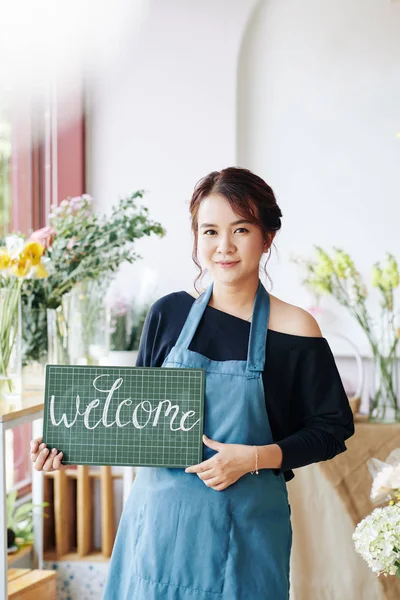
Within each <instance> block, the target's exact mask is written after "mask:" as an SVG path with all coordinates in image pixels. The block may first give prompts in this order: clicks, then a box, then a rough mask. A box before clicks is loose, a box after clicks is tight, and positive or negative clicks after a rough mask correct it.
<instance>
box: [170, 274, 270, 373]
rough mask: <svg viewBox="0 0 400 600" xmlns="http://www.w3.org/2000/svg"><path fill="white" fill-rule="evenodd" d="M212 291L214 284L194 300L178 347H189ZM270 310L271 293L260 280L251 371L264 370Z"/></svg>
mask: <svg viewBox="0 0 400 600" xmlns="http://www.w3.org/2000/svg"><path fill="white" fill-rule="evenodd" d="M212 291H213V284H211V285H210V286H209V287H208V288H207V290H206V291H205V292H203V293H202V294H201V295H200V296H199V297H198V298H197V299H196V300H195V301H194V302H193V304H192V306H191V309H190V311H189V314H188V316H187V319H186V322H185V324H184V326H183V328H182V331H181V333H180V335H179V338H178V340H177V342H176V346H177V347H178V348H181V349H183V350H188V349H189V346H190V344H191V342H192V339H193V337H194V334H195V333H196V330H197V327H198V325H199V323H200V321H201V318H202V316H203V314H204V311H205V309H206V307H207V304H208V303H209V301H210V298H211V295H212ZM269 312H270V299H269V294H268V292H267V290H266V289H265V288H264V286H263V285H262V283H261V281H259V282H258V288H257V293H256V298H255V302H254V307H253V316H252V320H251V327H250V337H249V345H248V351H247V370H248V371H251V372H262V371H263V370H264V365H265V348H266V342H267V333H268V320H269Z"/></svg>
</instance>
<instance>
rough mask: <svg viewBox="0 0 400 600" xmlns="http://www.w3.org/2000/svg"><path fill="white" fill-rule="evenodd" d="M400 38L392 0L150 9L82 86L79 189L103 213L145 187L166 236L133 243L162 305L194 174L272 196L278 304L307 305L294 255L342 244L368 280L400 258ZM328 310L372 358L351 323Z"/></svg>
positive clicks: (186, 239)
mask: <svg viewBox="0 0 400 600" xmlns="http://www.w3.org/2000/svg"><path fill="white" fill-rule="evenodd" d="M254 9H255V10H254ZM249 19H250V22H249ZM247 25H248V26H247ZM399 30H400V3H390V2H389V1H387V0H336V1H335V2H332V1H331V0H302V1H300V0H285V1H282V0H269V1H261V2H258V3H257V2H255V1H247V2H244V1H243V0H234V1H232V0H220V1H219V2H215V1H213V0H206V1H204V0H192V1H191V2H187V1H185V0H168V2H163V1H161V0H158V1H153V2H151V3H150V9H149V11H148V17H147V20H146V21H145V23H144V25H143V27H142V33H141V36H140V38H139V39H138V40H134V39H133V40H132V43H131V45H130V46H129V47H122V48H121V49H120V59H119V62H118V64H115V66H114V69H113V71H112V72H110V71H108V70H107V71H105V72H104V73H103V76H102V77H101V78H100V77H99V78H97V79H96V80H95V81H93V82H92V84H93V85H92V88H91V93H90V98H89V106H90V113H91V118H90V121H89V125H88V131H87V140H88V148H89V152H88V159H89V161H88V162H89V166H88V175H89V178H88V179H89V185H88V191H89V192H90V193H92V194H93V195H94V197H95V199H96V203H97V206H98V207H99V208H100V209H101V210H106V209H107V208H108V207H109V206H110V204H112V202H114V201H115V199H116V198H117V197H118V196H119V195H120V194H127V193H129V192H131V191H132V190H135V189H137V188H142V187H144V188H146V189H148V190H149V194H148V196H147V201H148V205H149V207H150V209H151V214H152V215H153V216H154V218H157V219H159V220H160V221H161V222H162V223H163V224H164V226H165V227H166V228H167V230H168V235H167V237H166V238H165V239H164V240H161V241H159V240H154V239H151V240H145V241H143V242H142V243H140V244H138V249H139V250H140V251H141V253H142V255H143V257H144V261H143V263H142V264H145V265H146V266H147V267H150V268H151V269H153V270H156V271H157V272H158V277H159V284H158V290H157V293H158V295H161V294H164V293H168V292H170V291H173V290H177V289H188V288H189V287H190V286H191V282H192V279H193V277H194V276H195V273H196V271H195V269H194V267H193V266H192V263H191V235H190V231H189V219H188V206H187V201H188V200H189V198H190V195H191V191H192V189H193V186H194V184H195V183H196V181H197V180H198V179H199V178H200V177H202V176H203V175H205V174H206V173H208V172H209V171H211V170H214V169H220V168H222V167H224V166H227V165H231V164H239V165H241V166H246V167H249V168H251V169H253V170H254V171H255V172H257V173H258V174H260V175H261V176H263V177H264V178H265V179H266V180H267V181H268V182H269V183H270V184H271V185H272V187H273V188H274V190H275V192H276V194H277V196H278V201H279V203H280V205H281V208H282V211H283V214H284V218H283V229H282V231H281V233H280V234H279V235H278V236H277V238H276V247H277V249H278V252H279V255H278V256H277V255H274V256H273V259H272V260H271V261H270V263H269V265H270V273H271V275H272V278H273V281H274V289H273V293H275V294H276V295H278V296H279V297H281V298H283V299H284V300H287V301H289V302H293V303H295V304H298V305H301V306H307V305H309V304H310V300H311V298H310V296H309V295H308V294H307V292H306V291H305V290H304V288H302V287H301V284H300V277H299V271H298V268H297V267H296V266H294V265H293V264H290V263H289V256H290V254H291V253H299V254H306V253H308V252H310V250H311V248H312V245H313V244H320V245H323V246H324V247H326V248H329V247H330V246H331V245H332V244H336V245H338V246H342V247H344V248H345V249H347V250H348V251H349V252H350V254H351V255H352V256H353V258H354V259H355V261H356V264H357V265H358V266H359V268H360V271H361V272H362V274H363V275H365V276H366V277H368V273H369V269H370V266H371V265H372V263H373V262H375V261H376V260H379V259H381V258H383V255H384V252H385V251H387V250H388V251H392V252H397V253H398V252H399V249H400V244H399V242H398V234H397V231H398V228H399V223H400V218H399V217H400V209H399V198H398V189H399V179H398V175H397V174H398V164H399V161H400V140H397V139H396V138H395V134H396V132H397V131H398V130H400V78H399V68H398V56H399V50H400V36H399V35H398V31H399ZM243 36H244V40H243ZM242 42H243V43H242ZM130 273H131V272H130V271H129V274H128V276H125V277H124V283H125V282H126V281H129V280H130V281H131V283H130V284H129V285H131V286H132V287H135V286H136V285H137V276H136V275H134V274H132V275H131V274H130ZM373 294H374V297H375V298H377V296H375V292H373ZM326 306H328V307H329V308H330V309H331V310H332V311H333V313H334V314H337V315H338V316H339V320H338V321H337V322H336V323H334V324H333V327H335V328H337V329H339V330H341V331H342V332H345V333H349V334H350V335H351V336H352V338H353V339H354V340H355V341H356V343H357V345H358V346H359V347H360V349H361V350H362V351H363V353H367V352H368V347H367V345H366V342H365V339H364V336H363V334H362V332H361V331H360V330H359V329H358V326H357V325H356V324H355V323H353V321H352V320H351V319H350V317H349V316H348V315H347V313H346V312H345V311H344V310H341V309H340V308H338V307H337V305H336V303H334V302H333V301H330V300H329V299H328V301H327V302H326ZM374 309H377V307H376V302H375V303H374ZM332 346H333V347H334V349H336V350H337V351H338V352H342V353H344V354H345V353H347V352H348V348H347V347H346V346H344V347H343V346H342V347H339V346H338V345H337V344H336V341H335V340H333V339H332Z"/></svg>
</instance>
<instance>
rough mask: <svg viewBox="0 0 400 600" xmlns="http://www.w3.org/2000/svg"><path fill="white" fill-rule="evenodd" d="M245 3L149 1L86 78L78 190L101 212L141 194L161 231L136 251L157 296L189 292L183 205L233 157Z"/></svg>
mask: <svg viewBox="0 0 400 600" xmlns="http://www.w3.org/2000/svg"><path fill="white" fill-rule="evenodd" d="M255 4H256V2H255V0H251V1H246V2H242V0H233V1H232V0H230V1H229V2H227V1H220V2H214V1H213V0H191V1H190V2H187V1H186V0H168V2H165V1H161V0H157V1H153V2H151V3H150V7H149V9H148V16H147V19H146V21H145V23H144V25H143V27H142V32H141V36H140V38H139V39H138V40H132V44H131V47H126V48H121V52H120V58H119V63H118V64H115V67H114V70H113V72H109V71H107V72H105V73H104V75H103V77H102V78H97V79H96V80H95V81H93V82H92V88H91V92H90V97H89V106H90V120H89V124H88V130H87V141H88V145H89V151H88V163H89V164H88V175H89V177H88V179H89V181H88V191H89V192H90V193H92V194H93V196H94V198H95V201H96V205H97V207H98V208H99V209H101V210H106V209H108V208H109V206H110V205H111V204H112V203H113V202H114V201H115V200H116V199H117V197H119V195H123V194H128V193H129V192H131V191H133V190H136V189H138V188H145V189H147V190H149V194H148V196H147V201H148V206H149V208H150V210H151V215H152V216H153V217H154V218H156V219H158V220H160V221H161V222H162V224H163V225H164V226H165V228H166V229H167V231H168V236H167V237H166V238H165V239H163V240H158V239H156V238H153V239H148V240H143V242H142V243H139V244H138V249H139V251H140V252H141V253H142V255H143V257H144V261H143V263H144V264H146V266H147V267H149V268H151V269H152V270H156V271H157V272H158V276H159V285H158V294H159V295H163V294H166V293H169V292H171V291H175V290H179V289H189V288H191V286H192V281H193V279H194V277H195V276H196V270H195V268H194V267H193V266H192V261H191V249H192V242H191V234H190V224H189V211H188V201H189V199H190V196H191V193H192V190H193V187H194V185H195V183H196V182H197V181H198V180H199V179H200V178H201V177H203V176H204V175H206V174H207V173H209V172H210V171H212V170H215V169H221V168H223V167H225V166H229V165H231V164H233V163H234V162H235V155H236V87H237V81H236V77H237V61H238V53H239V48H240V41H241V38H242V35H243V32H244V30H245V27H246V23H247V20H248V17H249V14H250V13H251V11H252V9H253V7H254V6H255ZM128 272H129V273H130V272H131V271H130V270H128ZM129 278H130V279H131V280H132V281H131V285H132V286H135V285H136V280H135V279H136V277H135V275H128V279H129ZM125 281H126V279H125Z"/></svg>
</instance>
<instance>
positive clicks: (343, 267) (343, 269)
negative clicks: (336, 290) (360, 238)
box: [333, 250, 354, 279]
mask: <svg viewBox="0 0 400 600" xmlns="http://www.w3.org/2000/svg"><path fill="white" fill-rule="evenodd" d="M333 267H334V269H335V272H336V274H337V276H338V277H339V278H340V279H345V278H346V276H347V275H349V274H350V273H351V272H352V271H353V270H354V264H353V261H352V260H351V258H350V255H349V254H347V253H346V252H343V250H336V253H335V257H334V259H333Z"/></svg>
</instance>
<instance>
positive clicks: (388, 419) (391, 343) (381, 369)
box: [369, 315, 400, 423]
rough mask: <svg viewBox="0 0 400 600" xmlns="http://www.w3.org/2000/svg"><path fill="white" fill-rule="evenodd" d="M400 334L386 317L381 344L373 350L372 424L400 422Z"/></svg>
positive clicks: (383, 317) (370, 416)
mask: <svg viewBox="0 0 400 600" xmlns="http://www.w3.org/2000/svg"><path fill="white" fill-rule="evenodd" d="M398 334H399V331H398V329H396V327H394V326H393V323H392V321H391V320H390V319H389V317H388V316H387V315H383V316H382V325H381V335H380V338H379V343H378V344H377V345H376V346H375V347H374V348H373V360H372V367H373V370H372V374H373V378H372V393H371V395H370V410H369V420H370V421H373V422H377V423H396V422H398V421H400V354H399V349H400V347H399V341H400V338H399V335H398Z"/></svg>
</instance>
